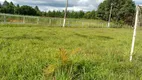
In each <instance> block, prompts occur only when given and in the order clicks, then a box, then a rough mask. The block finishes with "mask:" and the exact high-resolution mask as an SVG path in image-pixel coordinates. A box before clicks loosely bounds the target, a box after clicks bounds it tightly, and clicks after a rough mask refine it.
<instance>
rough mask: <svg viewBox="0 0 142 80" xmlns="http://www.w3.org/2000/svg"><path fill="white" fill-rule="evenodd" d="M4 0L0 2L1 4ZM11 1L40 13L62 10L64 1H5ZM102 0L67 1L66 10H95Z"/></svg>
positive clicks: (138, 0)
mask: <svg viewBox="0 0 142 80" xmlns="http://www.w3.org/2000/svg"><path fill="white" fill-rule="evenodd" d="M3 1H5V0H0V2H3ZM7 1H9V2H10V1H12V2H13V3H14V4H20V5H30V6H33V7H34V6H36V5H37V6H39V8H40V10H42V11H49V10H64V8H65V4H66V0H7ZM103 1H104V0H69V7H68V10H74V11H79V10H84V11H90V10H96V9H97V7H98V5H99V4H100V3H101V2H103ZM134 1H135V2H136V3H137V4H139V3H142V1H141V0H134Z"/></svg>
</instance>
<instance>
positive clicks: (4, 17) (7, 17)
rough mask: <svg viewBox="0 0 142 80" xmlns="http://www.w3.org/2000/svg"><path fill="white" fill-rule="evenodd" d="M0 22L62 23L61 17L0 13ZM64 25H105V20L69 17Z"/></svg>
mask: <svg viewBox="0 0 142 80" xmlns="http://www.w3.org/2000/svg"><path fill="white" fill-rule="evenodd" d="M0 23H3V24H41V25H46V26H59V27H62V25H63V18H50V17H37V16H24V15H23V16H22V15H12V14H2V13H1V14H0ZM66 27H99V28H104V27H107V22H105V21H101V20H88V19H70V18H68V19H67V20H66Z"/></svg>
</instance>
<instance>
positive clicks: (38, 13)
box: [34, 6, 41, 16]
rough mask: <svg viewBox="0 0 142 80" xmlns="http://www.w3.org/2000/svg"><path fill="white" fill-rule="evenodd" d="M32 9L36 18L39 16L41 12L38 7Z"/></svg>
mask: <svg viewBox="0 0 142 80" xmlns="http://www.w3.org/2000/svg"><path fill="white" fill-rule="evenodd" d="M34 9H35V10H36V14H37V15H38V16H41V11H40V10H39V8H38V6H35V8H34Z"/></svg>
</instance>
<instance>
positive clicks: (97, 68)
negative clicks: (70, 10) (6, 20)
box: [0, 25, 142, 80]
mask: <svg viewBox="0 0 142 80" xmlns="http://www.w3.org/2000/svg"><path fill="white" fill-rule="evenodd" d="M0 26H1V27H0V80H142V50H141V49H142V37H141V35H142V32H141V31H142V30H141V29H139V30H138V32H137V33H138V36H137V39H136V47H135V54H134V58H133V61H132V62H131V63H130V62H129V53H130V48H131V37H132V33H133V30H132V29H130V28H129V29H123V28H117V29H116V28H59V27H42V26H28V25H26V26H25V25H0Z"/></svg>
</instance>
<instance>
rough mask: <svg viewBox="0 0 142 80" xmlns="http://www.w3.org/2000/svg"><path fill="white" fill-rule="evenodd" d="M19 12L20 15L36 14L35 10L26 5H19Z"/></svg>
mask: <svg viewBox="0 0 142 80" xmlns="http://www.w3.org/2000/svg"><path fill="white" fill-rule="evenodd" d="M19 13H20V14H22V15H34V16H35V15H37V13H36V10H35V9H33V8H32V7H30V6H27V5H24V6H21V7H20V9H19Z"/></svg>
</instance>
